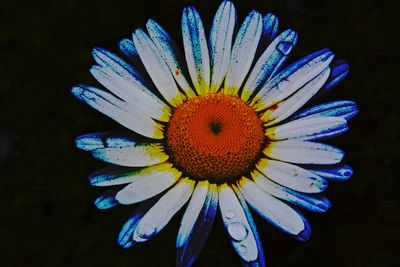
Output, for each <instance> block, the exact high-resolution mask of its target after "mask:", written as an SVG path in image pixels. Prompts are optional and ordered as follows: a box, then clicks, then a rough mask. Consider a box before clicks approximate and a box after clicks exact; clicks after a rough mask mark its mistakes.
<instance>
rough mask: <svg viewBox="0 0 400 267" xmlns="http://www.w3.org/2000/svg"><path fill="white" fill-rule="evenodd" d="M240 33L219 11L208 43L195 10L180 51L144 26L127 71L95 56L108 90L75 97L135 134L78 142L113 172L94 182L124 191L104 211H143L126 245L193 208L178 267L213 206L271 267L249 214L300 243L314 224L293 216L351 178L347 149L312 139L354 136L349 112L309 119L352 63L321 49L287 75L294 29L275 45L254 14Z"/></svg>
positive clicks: (242, 252) (323, 203) (322, 110)
mask: <svg viewBox="0 0 400 267" xmlns="http://www.w3.org/2000/svg"><path fill="white" fill-rule="evenodd" d="M235 23H236V11H235V8H234V6H233V4H232V3H231V2H229V1H224V2H223V3H222V4H221V6H220V7H219V9H218V11H217V13H216V15H215V18H214V21H213V24H212V29H211V33H210V38H209V39H208V40H207V38H206V35H205V32H204V28H203V24H202V21H201V18H200V16H199V14H198V12H197V11H196V9H195V8H193V7H188V8H185V9H184V11H183V17H182V34H183V46H184V54H181V52H180V51H179V48H178V46H177V45H176V43H174V41H173V40H172V39H171V37H170V36H169V35H168V34H167V33H166V32H165V31H164V30H163V28H161V26H160V25H158V24H157V23H156V22H154V21H153V20H149V21H148V22H147V24H146V27H147V33H146V32H145V31H143V30H141V29H138V30H136V31H135V32H134V33H133V36H132V40H128V39H123V40H122V41H121V42H120V43H119V46H120V49H121V51H122V53H123V54H124V55H125V56H126V57H127V58H128V59H129V61H130V63H127V61H124V60H123V59H121V58H120V57H119V56H117V55H116V54H114V53H111V52H109V51H107V50H105V49H102V48H95V49H94V50H93V56H94V59H95V61H96V63H97V65H94V66H93V67H92V68H91V70H90V71H91V73H92V75H93V76H94V77H95V78H96V79H97V80H98V81H99V82H100V83H101V84H102V85H103V86H104V87H105V88H106V89H107V90H108V91H107V90H104V89H98V88H95V87H91V86H87V85H78V86H75V87H73V88H72V93H73V94H74V95H75V96H76V97H77V98H78V99H80V100H81V101H83V102H85V103H87V104H88V105H90V106H91V107H93V108H95V109H96V110H98V111H100V112H102V113H104V114H105V115H107V116H109V117H111V118H112V119H114V120H115V121H117V122H118V123H120V124H121V125H123V126H124V127H126V128H128V129H129V130H131V131H133V132H134V133H131V134H119V133H109V132H107V133H94V134H87V135H83V136H79V137H78V138H77V139H76V144H77V146H78V147H79V148H80V149H83V150H86V151H89V152H91V153H92V155H93V156H94V157H95V158H98V159H101V160H103V161H105V162H108V163H111V164H113V165H112V166H110V167H107V168H105V169H103V170H100V171H98V172H96V173H94V174H92V175H91V176H90V178H89V179H90V183H91V184H92V185H94V186H117V185H120V186H119V187H117V188H118V189H117V190H112V191H110V192H107V193H105V194H103V195H101V196H100V197H99V198H97V199H96V201H95V205H96V206H97V207H98V208H99V209H108V208H111V207H114V206H116V205H119V204H123V205H130V204H134V203H139V202H142V204H140V205H139V206H138V207H137V209H136V211H135V212H134V213H133V216H132V217H131V218H130V219H129V220H128V221H127V222H126V223H125V225H124V226H123V227H122V230H121V232H120V234H119V238H118V243H119V245H121V246H122V247H124V248H129V247H131V246H133V245H134V244H135V243H139V242H143V241H147V240H149V239H151V238H152V237H154V236H155V235H156V234H157V233H158V232H159V231H161V230H162V229H163V228H164V226H165V225H166V224H167V223H168V222H169V221H170V219H171V218H172V217H173V216H174V215H175V214H176V213H177V212H178V211H179V210H180V209H181V208H182V207H183V206H185V204H186V203H188V204H187V207H186V211H185V213H184V215H183V218H182V221H181V225H180V228H179V232H178V238H177V242H176V246H177V249H178V253H177V266H190V265H191V264H193V262H194V261H195V259H196V257H197V256H198V255H199V253H200V250H201V249H202V247H203V246H204V244H205V242H206V239H207V236H208V234H209V232H210V230H211V227H212V224H213V222H214V218H215V215H216V213H217V209H218V207H219V210H220V212H221V217H222V220H223V222H224V225H225V228H226V229H227V232H228V235H229V238H230V240H231V243H232V245H233V247H234V249H235V250H236V252H237V253H238V255H239V256H240V258H241V260H242V261H243V263H245V264H247V263H250V264H254V265H257V264H259V265H260V266H264V264H265V263H264V255H263V248H262V244H261V241H260V237H259V235H258V233H257V229H256V226H255V224H254V222H253V219H252V215H251V212H250V209H249V206H250V207H251V208H252V209H254V210H255V212H257V213H258V214H259V215H260V216H261V217H263V218H264V219H266V220H267V221H269V222H270V223H272V224H273V225H275V226H276V227H278V228H280V229H281V230H283V231H284V232H286V233H288V234H290V235H292V236H294V237H295V238H297V239H299V240H302V241H305V240H307V239H308V238H309V237H310V233H311V231H310V227H309V224H308V222H307V221H306V219H305V218H304V217H303V216H302V215H301V213H299V212H298V211H297V210H295V209H294V208H292V206H299V207H301V208H304V209H306V210H310V211H313V212H325V211H327V210H328V209H329V208H330V205H331V204H330V202H329V201H328V199H327V198H326V197H325V196H323V195H322V194H320V193H321V192H322V191H324V190H325V189H326V188H327V186H328V183H327V180H345V179H348V178H349V177H350V176H351V175H352V169H351V168H350V167H349V166H348V165H345V164H341V163H340V162H341V160H342V158H343V156H344V153H343V151H341V150H340V149H338V148H335V147H333V146H330V145H327V144H323V143H320V142H315V141H316V140H321V139H325V138H328V137H332V136H336V135H339V134H341V133H343V132H346V131H347V130H348V125H347V121H348V120H349V119H350V118H351V117H353V116H354V115H355V114H356V113H357V107H356V105H355V103H354V102H352V101H333V102H328V103H324V104H320V105H317V106H313V107H311V108H307V109H302V107H303V106H304V105H305V104H306V103H307V102H309V100H310V99H314V98H315V97H316V96H317V95H319V94H321V93H323V92H326V91H328V90H329V89H330V88H332V87H333V86H334V85H335V84H337V83H338V82H339V81H340V80H342V79H343V78H344V77H345V76H346V74H347V72H348V65H347V64H346V63H345V62H344V61H333V57H334V55H333V53H332V52H331V51H330V50H328V49H323V50H319V51H316V52H314V53H311V54H310V55H308V56H306V57H304V58H301V59H299V60H297V61H295V62H294V63H292V64H290V65H289V66H287V67H285V68H283V69H282V66H283V65H284V63H285V61H286V60H287V59H288V57H289V54H290V53H291V51H292V50H293V47H294V46H295V44H296V41H297V33H296V32H294V31H293V30H286V31H284V32H282V33H280V34H279V35H278V19H277V17H276V16H274V15H272V14H267V15H266V16H264V17H263V16H261V15H260V13H258V12H256V11H252V12H251V13H250V14H249V15H248V16H247V17H246V18H245V20H244V22H243V24H242V25H241V27H240V28H239V30H238V31H237V33H235ZM281 69H282V70H281ZM135 133H136V134H135ZM116 165H117V166H116ZM299 165H300V166H299ZM330 165H331V166H330ZM162 192H165V193H164V194H161V193H162Z"/></svg>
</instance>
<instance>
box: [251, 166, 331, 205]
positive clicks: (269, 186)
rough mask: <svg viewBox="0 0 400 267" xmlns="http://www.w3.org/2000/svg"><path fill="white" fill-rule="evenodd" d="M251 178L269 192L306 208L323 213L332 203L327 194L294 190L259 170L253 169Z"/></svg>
mask: <svg viewBox="0 0 400 267" xmlns="http://www.w3.org/2000/svg"><path fill="white" fill-rule="evenodd" d="M251 178H252V179H253V180H254V182H255V183H256V184H257V185H258V186H259V187H260V188H261V189H263V190H264V191H265V192H267V193H268V194H271V195H273V196H274V197H276V198H279V199H282V200H284V201H287V202H289V203H291V204H294V205H297V206H299V207H301V208H304V209H306V210H309V211H312V212H319V213H321V212H326V211H327V210H328V209H329V208H330V207H331V203H330V202H329V200H328V199H327V198H326V197H325V196H323V195H321V194H312V195H309V194H303V193H300V192H297V191H294V190H292V189H289V188H287V187H284V186H281V185H279V184H277V183H275V182H273V181H272V180H270V179H268V178H267V177H265V175H263V174H262V173H261V172H259V171H253V172H252V173H251Z"/></svg>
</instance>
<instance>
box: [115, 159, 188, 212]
mask: <svg viewBox="0 0 400 267" xmlns="http://www.w3.org/2000/svg"><path fill="white" fill-rule="evenodd" d="M180 176H181V172H180V171H178V170H176V169H175V168H171V164H167V163H164V164H160V165H157V166H154V168H151V167H149V168H147V169H145V170H141V172H139V173H133V174H129V176H126V177H124V178H125V181H126V180H128V179H130V183H129V184H128V185H127V186H125V187H124V188H123V189H121V190H120V191H119V192H118V193H117V195H116V196H115V199H116V200H117V201H118V202H119V203H121V204H123V205H130V204H134V203H138V202H141V201H143V200H146V199H149V198H151V197H153V196H155V195H157V194H159V193H161V192H163V191H164V190H166V189H168V188H169V187H170V186H172V185H173V184H174V183H175V182H176V181H177V180H178V179H179V177H180Z"/></svg>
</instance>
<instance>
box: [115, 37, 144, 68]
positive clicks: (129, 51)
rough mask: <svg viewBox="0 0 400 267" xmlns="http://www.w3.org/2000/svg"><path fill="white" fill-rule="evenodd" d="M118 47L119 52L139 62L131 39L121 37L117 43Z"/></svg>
mask: <svg viewBox="0 0 400 267" xmlns="http://www.w3.org/2000/svg"><path fill="white" fill-rule="evenodd" d="M118 45H119V49H121V52H122V53H123V54H124V55H125V56H126V57H127V58H128V59H129V60H131V61H132V62H134V63H137V64H139V63H140V57H139V54H138V52H137V50H136V48H135V44H134V43H133V41H132V40H129V39H122V40H121V41H120V42H119V43H118Z"/></svg>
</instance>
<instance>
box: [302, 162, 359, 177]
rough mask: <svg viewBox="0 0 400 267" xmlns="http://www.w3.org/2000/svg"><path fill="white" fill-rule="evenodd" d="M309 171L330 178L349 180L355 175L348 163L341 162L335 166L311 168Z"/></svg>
mask: <svg viewBox="0 0 400 267" xmlns="http://www.w3.org/2000/svg"><path fill="white" fill-rule="evenodd" d="M309 171H312V172H314V173H315V174H318V175H319V176H321V177H323V178H326V179H330V180H347V179H349V178H350V177H351V176H352V175H353V169H352V168H351V167H350V166H349V165H346V164H339V165H338V166H337V167H335V168H329V167H327V168H323V167H319V168H315V169H309Z"/></svg>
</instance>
